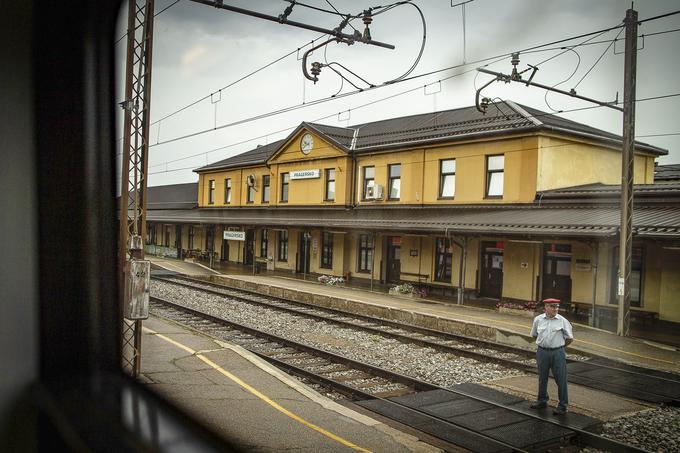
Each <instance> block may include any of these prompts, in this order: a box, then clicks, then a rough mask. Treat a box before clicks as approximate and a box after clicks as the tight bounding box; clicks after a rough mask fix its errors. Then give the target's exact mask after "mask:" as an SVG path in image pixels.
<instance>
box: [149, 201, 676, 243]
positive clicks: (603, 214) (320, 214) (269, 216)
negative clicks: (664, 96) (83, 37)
mask: <svg viewBox="0 0 680 453" xmlns="http://www.w3.org/2000/svg"><path fill="white" fill-rule="evenodd" d="M147 220H149V221H156V222H166V223H186V224H195V225H200V224H215V225H234V226H237V225H238V226H258V227H268V228H289V227H296V226H303V225H315V226H317V227H319V228H324V229H331V230H332V229H339V230H342V231H346V230H366V231H398V232H402V233H406V234H408V233H413V234H417V233H421V234H422V233H427V234H432V233H439V234H444V233H454V234H467V235H479V234H484V235H519V236H536V237H546V236H549V237H583V238H596V237H599V238H605V237H610V236H614V235H616V234H617V233H618V228H619V224H620V213H619V209H618V207H617V206H564V205H561V206H557V205H541V206H539V205H537V204H535V205H530V206H527V205H514V206H508V205H499V206H493V207H489V206H465V207H458V206H436V207H414V206H399V207H384V208H383V207H370V208H364V207H357V208H354V209H345V208H328V207H325V208H294V207H286V208H276V207H266V208H250V207H244V208H228V209H220V208H211V209H185V210H179V211H178V210H162V209H161V210H149V211H147ZM633 233H634V234H635V235H636V236H637V237H647V238H667V239H680V206H679V205H676V206H663V205H661V206H655V205H652V206H644V205H635V207H634V212H633Z"/></svg>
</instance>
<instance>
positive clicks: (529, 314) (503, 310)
mask: <svg viewBox="0 0 680 453" xmlns="http://www.w3.org/2000/svg"><path fill="white" fill-rule="evenodd" d="M498 313H507V314H509V315H517V316H524V317H525V318H533V317H534V316H536V315H535V314H534V312H533V311H531V310H519V309H517V308H505V307H498Z"/></svg>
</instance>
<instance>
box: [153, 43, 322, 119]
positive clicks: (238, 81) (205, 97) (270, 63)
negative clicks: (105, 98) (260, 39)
mask: <svg viewBox="0 0 680 453" xmlns="http://www.w3.org/2000/svg"><path fill="white" fill-rule="evenodd" d="M324 36H326V35H320V36H317V37H316V38H314V39H313V40H311V41H310V42H308V43H305V44H303V45H302V46H300V47H297V48H296V49H295V50H291V51H290V52H288V53H287V54H285V55H282V56H280V57H278V58H276V59H274V60H272V61H270V62H269V63H267V64H265V65H263V66H260V67H259V68H257V69H255V70H253V71H251V72H249V73H248V74H246V75H244V76H242V77H240V78H238V79H236V80H234V81H233V82H230V83H228V84H227V85H225V86H223V87H222V88H220V89H218V90H216V91H213V92H212V93H210V94H208V95H205V96H203V97H202V98H200V99H197V100H195V101H193V102H191V103H189V104H187V105H185V106H184V107H181V108H179V109H177V110H175V111H174V112H172V113H169V114H167V115H165V116H163V117H162V118H159V119H157V120H155V121H153V122H152V123H151V124H150V125H149V126H153V125H155V124H158V123H160V122H161V121H163V120H166V119H168V118H170V117H172V116H174V115H177V114H178V113H180V112H183V111H184V110H186V109H188V108H190V107H193V106H194V105H196V104H198V103H199V102H202V101H205V100H206V99H209V98H210V97H212V96H213V95H214V94H216V93H221V92H222V91H224V90H226V89H228V88H231V87H233V86H234V85H236V84H238V83H240V82H242V81H244V80H245V79H247V78H249V77H252V76H253V75H255V74H257V73H258V72H260V71H263V70H265V69H267V68H268V67H270V66H272V65H274V64H276V63H278V62H279V61H281V60H284V59H286V58H288V57H289V56H291V55H293V54H294V53H297V52H299V51H300V49H302V48H303V47H306V46H308V45H312V44H314V42H315V41H317V40H319V39H321V38H323V37H324Z"/></svg>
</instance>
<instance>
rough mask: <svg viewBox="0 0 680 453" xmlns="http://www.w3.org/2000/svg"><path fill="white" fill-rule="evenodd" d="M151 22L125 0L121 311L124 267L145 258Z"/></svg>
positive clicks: (131, 328)
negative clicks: (125, 56)
mask: <svg viewBox="0 0 680 453" xmlns="http://www.w3.org/2000/svg"><path fill="white" fill-rule="evenodd" d="M153 18H154V1H153V0H129V10H128V29H127V58H126V66H125V73H126V74H125V100H124V101H123V102H122V103H121V107H123V110H124V112H125V119H124V123H123V152H122V166H121V194H120V200H121V201H120V238H119V252H118V258H119V263H120V266H119V269H120V280H119V282H120V285H119V288H120V289H121V291H120V292H121V311H122V308H123V307H124V304H125V303H126V301H125V300H123V299H124V298H125V297H126V296H125V293H126V292H125V290H124V288H125V282H126V276H125V269H126V263H127V262H128V261H130V260H132V259H141V258H143V257H144V246H143V238H144V237H145V236H146V192H147V190H146V183H147V168H148V151H149V118H150V116H149V109H150V106H151V55H152V50H153V39H152V38H153ZM122 318H123V326H122V329H121V338H122V348H121V352H122V361H123V363H122V365H123V369H124V370H125V371H128V372H129V373H130V374H131V375H133V376H137V375H138V374H139V369H140V363H141V362H140V358H141V329H142V322H141V320H139V319H136V320H131V319H127V318H125V317H122Z"/></svg>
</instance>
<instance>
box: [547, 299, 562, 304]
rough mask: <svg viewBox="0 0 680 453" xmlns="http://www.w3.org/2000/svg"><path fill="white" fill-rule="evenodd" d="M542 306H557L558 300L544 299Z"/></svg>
mask: <svg viewBox="0 0 680 453" xmlns="http://www.w3.org/2000/svg"><path fill="white" fill-rule="evenodd" d="M543 303H544V304H559V303H560V300H559V299H545V300H543Z"/></svg>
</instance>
